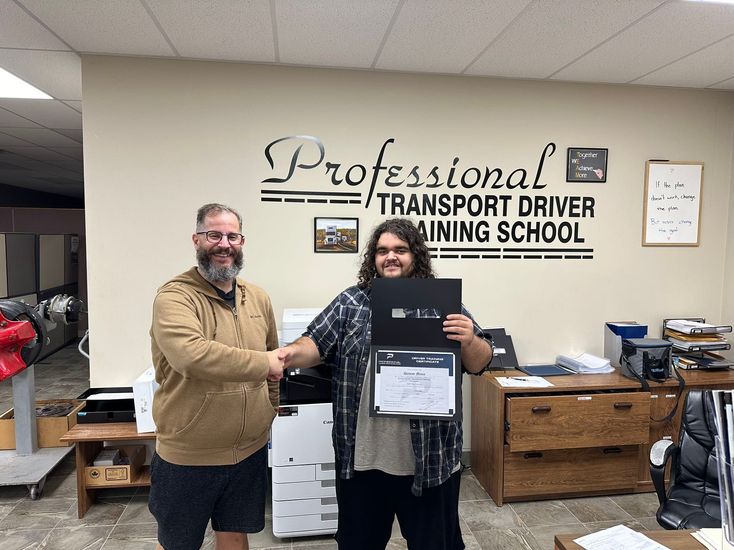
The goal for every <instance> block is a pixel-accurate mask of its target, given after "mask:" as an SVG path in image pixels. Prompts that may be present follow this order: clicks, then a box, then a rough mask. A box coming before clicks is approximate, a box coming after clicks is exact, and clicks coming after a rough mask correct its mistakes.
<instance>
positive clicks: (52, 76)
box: [0, 49, 82, 100]
mask: <svg viewBox="0 0 734 550" xmlns="http://www.w3.org/2000/svg"><path fill="white" fill-rule="evenodd" d="M0 67H3V68H4V69H7V70H8V71H10V72H11V73H13V74H14V75H16V76H18V77H20V78H22V79H23V80H25V81H26V82H30V83H31V84H33V85H34V86H35V87H36V88H39V89H40V90H42V91H44V92H46V93H47V94H49V95H51V96H53V97H54V98H56V99H74V100H81V99H82V65H81V59H80V58H79V56H78V55H77V54H75V53H74V52H51V51H38V50H8V49H5V50H0Z"/></svg>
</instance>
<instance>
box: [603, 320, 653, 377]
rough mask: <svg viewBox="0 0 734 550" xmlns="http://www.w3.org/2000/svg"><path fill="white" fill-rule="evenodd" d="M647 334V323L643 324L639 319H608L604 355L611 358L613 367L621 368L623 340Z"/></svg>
mask: <svg viewBox="0 0 734 550" xmlns="http://www.w3.org/2000/svg"><path fill="white" fill-rule="evenodd" d="M645 336H647V325H641V324H639V323H638V322H637V321H607V322H606V323H604V357H606V358H607V359H609V361H610V362H611V364H612V366H613V367H617V368H619V357H620V356H621V355H622V340H624V339H626V338H644V337H645Z"/></svg>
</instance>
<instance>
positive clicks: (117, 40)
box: [22, 0, 174, 56]
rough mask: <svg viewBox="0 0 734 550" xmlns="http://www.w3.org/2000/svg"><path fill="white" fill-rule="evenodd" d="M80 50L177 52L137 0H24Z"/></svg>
mask: <svg viewBox="0 0 734 550" xmlns="http://www.w3.org/2000/svg"><path fill="white" fill-rule="evenodd" d="M22 3H23V5H24V6H25V7H26V8H27V9H28V10H29V11H31V12H32V13H33V14H34V15H35V16H36V17H38V18H39V19H40V20H41V21H43V22H44V23H45V24H46V25H48V27H49V28H50V29H52V30H53V31H54V32H55V33H56V34H58V35H59V36H60V37H61V38H62V39H64V40H65V41H66V42H67V43H68V44H70V45H71V46H72V47H73V48H74V49H75V50H76V51H78V52H94V53H114V54H132V55H163V56H172V55H174V52H173V50H172V49H171V47H170V46H169V45H168V43H167V42H166V40H165V38H164V37H163V35H162V34H161V33H160V31H158V28H157V27H156V26H155V23H154V22H153V20H152V19H151V17H150V15H148V12H147V11H145V8H144V7H143V5H142V4H141V3H140V2H139V1H138V0H64V1H63V2H49V1H48V0H22Z"/></svg>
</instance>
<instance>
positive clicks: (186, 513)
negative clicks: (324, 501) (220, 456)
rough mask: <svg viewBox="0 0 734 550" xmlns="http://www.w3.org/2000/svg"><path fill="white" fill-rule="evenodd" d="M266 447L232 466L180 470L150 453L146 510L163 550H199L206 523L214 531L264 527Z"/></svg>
mask: <svg viewBox="0 0 734 550" xmlns="http://www.w3.org/2000/svg"><path fill="white" fill-rule="evenodd" d="M267 467H268V451H267V445H266V446H265V447H263V448H262V449H260V450H259V451H257V452H256V453H255V454H253V455H251V456H249V457H247V458H246V459H245V460H243V461H241V462H240V463H238V464H232V465H225V466H180V465H178V464H171V463H170V462H166V461H165V460H163V459H162V458H161V457H160V456H158V454H157V453H156V454H154V455H153V460H152V461H151V464H150V470H151V471H150V481H151V484H150V498H149V500H148V508H149V509H150V512H151V513H152V514H153V516H154V517H155V519H156V521H157V522H158V542H159V543H160V544H161V545H162V546H163V548H165V549H166V550H199V548H200V547H201V544H202V542H203V541H204V534H205V532H206V526H207V524H208V523H209V520H210V519H211V521H212V528H213V529H214V530H215V531H232V532H236V533H257V532H258V531H262V530H263V529H264V528H265V494H266V492H267V482H268V471H267Z"/></svg>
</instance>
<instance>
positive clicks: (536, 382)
mask: <svg viewBox="0 0 734 550" xmlns="http://www.w3.org/2000/svg"><path fill="white" fill-rule="evenodd" d="M495 380H496V381H497V383H498V384H499V385H500V386H502V387H504V388H549V387H551V386H553V383H551V382H548V380H546V379H545V378H542V377H540V376H498V377H496V378H495Z"/></svg>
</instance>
